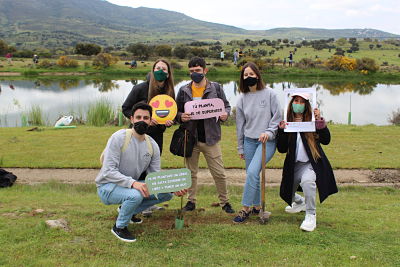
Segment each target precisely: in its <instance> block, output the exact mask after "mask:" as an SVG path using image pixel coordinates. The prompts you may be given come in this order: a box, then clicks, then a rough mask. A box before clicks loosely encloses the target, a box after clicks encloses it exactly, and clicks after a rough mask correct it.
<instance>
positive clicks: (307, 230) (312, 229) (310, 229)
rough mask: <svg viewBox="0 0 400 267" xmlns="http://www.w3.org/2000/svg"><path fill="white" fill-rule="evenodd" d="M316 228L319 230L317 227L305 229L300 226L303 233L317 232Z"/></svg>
mask: <svg viewBox="0 0 400 267" xmlns="http://www.w3.org/2000/svg"><path fill="white" fill-rule="evenodd" d="M315 228H317V227H316V226H315V227H313V228H307V227H304V226H302V225H300V229H301V230H303V231H306V232H312V231H314V230H315Z"/></svg>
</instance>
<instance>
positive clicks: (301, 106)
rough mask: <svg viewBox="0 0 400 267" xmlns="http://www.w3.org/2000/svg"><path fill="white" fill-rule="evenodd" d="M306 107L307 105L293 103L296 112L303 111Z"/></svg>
mask: <svg viewBox="0 0 400 267" xmlns="http://www.w3.org/2000/svg"><path fill="white" fill-rule="evenodd" d="M305 108H306V106H305V105H302V104H294V103H292V109H293V112H294V113H303V112H304V109H305Z"/></svg>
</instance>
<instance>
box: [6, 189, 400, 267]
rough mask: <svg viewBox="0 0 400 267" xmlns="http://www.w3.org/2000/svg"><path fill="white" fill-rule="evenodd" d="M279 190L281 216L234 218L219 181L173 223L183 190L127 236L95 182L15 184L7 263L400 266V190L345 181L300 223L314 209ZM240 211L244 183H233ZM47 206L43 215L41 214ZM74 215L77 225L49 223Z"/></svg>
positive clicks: (276, 212)
mask: <svg viewBox="0 0 400 267" xmlns="http://www.w3.org/2000/svg"><path fill="white" fill-rule="evenodd" d="M278 193H279V192H278V188H273V189H268V190H267V206H268V207H267V210H269V211H271V212H272V217H271V220H270V222H269V223H268V224H266V225H260V224H259V223H258V219H257V218H256V217H252V218H251V219H250V220H249V222H248V223H246V224H244V225H234V224H233V223H232V222H231V221H232V218H233V217H232V216H233V215H227V214H225V213H223V212H222V211H221V209H220V208H218V207H217V208H215V207H211V203H212V202H214V201H216V192H215V187H214V186H207V187H206V186H203V187H201V188H200V192H199V198H198V201H199V202H198V207H200V208H204V210H203V209H202V210H201V211H195V212H193V213H188V214H186V216H185V224H186V227H184V229H183V230H175V229H172V225H173V221H174V216H175V210H176V209H177V208H178V207H179V203H180V201H179V198H174V199H172V200H171V201H170V202H169V206H168V207H167V209H166V210H165V211H158V212H156V213H155V214H154V215H153V216H152V217H150V218H145V219H144V222H143V223H142V224H141V225H134V226H132V225H131V226H129V229H130V230H131V231H132V232H134V234H135V235H136V237H137V239H138V240H137V241H136V242H135V243H125V242H122V241H119V240H118V239H116V238H115V237H114V236H113V235H112V234H111V232H110V229H111V227H112V225H113V224H114V221H115V218H116V215H117V212H116V208H117V206H116V205H113V206H105V205H103V204H102V203H101V202H100V201H99V199H98V197H97V195H96V190H95V186H94V185H67V184H58V183H49V184H42V185H35V186H29V185H18V184H17V185H15V186H14V187H12V188H5V189H1V199H0V244H2V249H1V251H0V266H160V265H162V266H335V267H336V266H381V267H383V266H399V265H400V238H399V237H400V205H399V198H400V191H399V190H398V189H394V188H363V187H343V188H340V191H339V193H338V194H336V195H333V196H331V197H330V198H328V199H327V200H326V201H325V202H324V203H323V204H322V205H320V204H318V205H317V213H318V217H317V229H316V230H315V231H314V232H311V233H306V232H302V231H301V230H300V229H299V225H300V224H301V222H302V220H303V218H304V214H294V215H293V214H286V213H285V212H284V207H285V203H284V202H283V201H282V200H281V199H280V198H279V196H278V195H279V194H278ZM230 194H231V203H232V204H233V205H234V208H236V209H239V208H240V207H239V205H240V204H239V203H240V199H241V194H242V188H240V187H231V188H230ZM36 209H43V210H44V212H43V213H36V212H35V210H36ZM60 218H64V219H66V220H67V221H68V224H69V227H70V231H64V230H60V229H49V228H47V227H46V225H45V221H46V220H49V219H60Z"/></svg>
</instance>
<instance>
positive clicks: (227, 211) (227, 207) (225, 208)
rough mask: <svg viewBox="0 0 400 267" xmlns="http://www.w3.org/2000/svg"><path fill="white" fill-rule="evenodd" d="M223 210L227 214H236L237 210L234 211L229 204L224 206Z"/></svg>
mask: <svg viewBox="0 0 400 267" xmlns="http://www.w3.org/2000/svg"><path fill="white" fill-rule="evenodd" d="M222 209H223V210H224V211H225V212H226V213H235V210H234V209H232V206H231V204H229V202H226V203H225V205H224V206H222Z"/></svg>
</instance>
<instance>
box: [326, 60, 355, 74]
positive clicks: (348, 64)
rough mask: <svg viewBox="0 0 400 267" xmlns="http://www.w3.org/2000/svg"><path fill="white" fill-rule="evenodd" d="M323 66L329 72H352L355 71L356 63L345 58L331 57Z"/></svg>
mask: <svg viewBox="0 0 400 267" xmlns="http://www.w3.org/2000/svg"><path fill="white" fill-rule="evenodd" d="M324 65H325V66H326V67H327V68H328V69H330V70H341V71H352V70H355V69H356V67H357V61H356V59H354V58H349V57H345V56H333V57H331V58H329V59H328V60H327V61H325V64H324Z"/></svg>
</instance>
